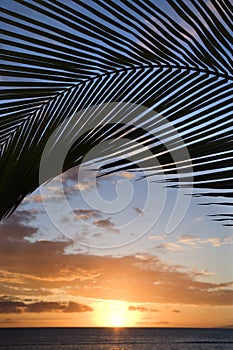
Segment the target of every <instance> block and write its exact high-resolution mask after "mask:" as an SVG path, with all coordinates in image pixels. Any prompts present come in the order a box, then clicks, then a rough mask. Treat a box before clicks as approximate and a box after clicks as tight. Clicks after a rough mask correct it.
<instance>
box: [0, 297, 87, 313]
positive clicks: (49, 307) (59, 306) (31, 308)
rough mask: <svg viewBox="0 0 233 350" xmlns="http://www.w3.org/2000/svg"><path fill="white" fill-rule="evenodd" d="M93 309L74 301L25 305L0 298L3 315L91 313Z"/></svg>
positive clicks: (0, 311) (38, 302)
mask: <svg viewBox="0 0 233 350" xmlns="http://www.w3.org/2000/svg"><path fill="white" fill-rule="evenodd" d="M89 311H93V308H92V307H90V306H89V305H84V304H79V303H76V302H74V301H69V302H68V303H61V302H57V301H37V302H34V303H25V302H24V301H13V300H6V298H4V297H3V298H0V313H1V314H19V313H23V312H24V313H25V312H26V313H44V312H65V313H68V312H89Z"/></svg>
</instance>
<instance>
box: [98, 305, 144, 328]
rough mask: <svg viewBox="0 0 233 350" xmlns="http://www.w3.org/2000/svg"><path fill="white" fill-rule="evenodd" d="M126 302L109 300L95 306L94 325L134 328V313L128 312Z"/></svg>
mask: <svg viewBox="0 0 233 350" xmlns="http://www.w3.org/2000/svg"><path fill="white" fill-rule="evenodd" d="M128 307H129V305H128V303H126V302H123V301H122V302H121V301H116V300H109V301H103V300H102V302H100V303H98V304H97V305H96V306H95V311H96V314H95V315H96V317H95V319H96V324H97V325H98V326H100V327H112V328H122V327H133V326H135V321H137V320H136V318H135V313H134V312H131V311H129V309H128Z"/></svg>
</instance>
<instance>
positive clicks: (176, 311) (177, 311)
mask: <svg viewBox="0 0 233 350" xmlns="http://www.w3.org/2000/svg"><path fill="white" fill-rule="evenodd" d="M172 312H174V313H175V314H178V313H180V310H172Z"/></svg>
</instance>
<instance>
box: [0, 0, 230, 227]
mask: <svg viewBox="0 0 233 350" xmlns="http://www.w3.org/2000/svg"><path fill="white" fill-rule="evenodd" d="M0 5H1V6H2V8H1V21H2V23H3V29H2V38H1V44H2V50H1V59H2V65H1V75H2V76H3V79H2V82H1V86H2V89H1V95H2V108H1V118H0V146H1V152H0V153H1V160H0V168H1V181H0V197H1V208H0V217H1V218H2V217H4V216H7V215H10V214H11V213H12V212H13V211H14V210H15V208H16V207H17V206H18V205H19V204H20V202H21V201H22V200H23V198H24V197H25V196H26V195H27V194H29V193H31V192H32V191H34V190H35V189H36V188H37V187H38V186H39V167H40V161H41V156H42V153H43V151H44V148H45V145H46V143H47V141H48V140H49V139H50V137H51V135H52V134H53V132H54V131H55V130H56V129H57V128H58V127H59V125H62V126H65V125H69V123H70V120H72V118H73V116H74V115H75V113H76V114H77V113H78V112H79V111H82V110H84V109H90V108H91V107H93V106H101V107H98V108H99V110H100V113H103V112H104V108H107V106H108V104H109V103H111V102H113V103H117V102H118V103H126V104H128V105H129V109H127V108H126V109H125V110H124V111H123V112H124V113H122V111H121V110H118V109H116V110H112V111H111V113H110V114H109V115H108V117H106V118H105V119H103V120H102V123H101V125H99V122H98V121H99V117H97V116H96V115H93V114H89V115H88V114H87V113H86V114H85V113H83V115H82V116H81V117H80V119H79V121H78V122H79V125H80V126H81V125H83V124H84V123H87V124H88V128H89V131H88V132H87V133H86V134H85V135H83V134H82V132H80V137H79V134H78V131H77V130H76V132H77V135H75V136H76V139H77V141H76V142H75V143H74V144H72V145H71V148H70V151H69V153H68V154H67V157H66V161H65V164H64V167H63V171H65V170H67V169H69V168H71V167H73V166H75V165H78V164H80V162H81V161H82V159H83V157H84V156H85V154H87V152H88V151H89V150H90V149H91V148H92V147H93V146H95V145H96V144H97V143H99V142H101V141H104V140H107V139H116V138H118V139H119V138H127V143H126V144H125V146H124V147H123V148H121V147H119V148H117V146H114V143H112V146H109V149H108V150H107V151H108V154H109V157H110V160H111V161H110V162H109V163H108V164H107V166H105V167H104V168H103V171H104V172H105V173H109V172H114V171H116V170H122V169H134V168H135V166H136V164H137V163H138V162H139V163H140V164H141V165H140V168H141V169H147V168H148V162H147V161H146V160H145V156H144V153H143V152H140V148H141V147H142V145H145V146H147V147H149V148H150V149H151V151H152V153H153V155H154V157H156V158H157V159H158V160H159V162H160V164H161V165H162V167H163V171H164V172H165V174H169V177H167V183H168V185H170V186H173V187H177V186H181V185H184V186H192V185H194V186H195V187H196V188H200V190H201V192H200V196H201V195H205V192H203V190H204V189H208V195H211V193H212V196H219V195H221V196H227V197H232V192H233V191H232V189H233V176H232V170H233V161H232V159H233V157H232V155H233V147H232V146H233V138H232V114H231V113H232V110H231V104H230V102H231V101H230V97H231V91H232V90H231V89H232V62H231V49H232V46H231V35H230V33H231V30H232V4H231V2H230V1H227V0H224V1H222V2H221V3H220V2H218V1H217V0H209V1H201V2H200V1H196V0H193V1H184V0H166V1H165V0H164V1H161V2H160V1H159V2H158V3H157V2H155V1H143V0H139V1H125V0H120V1H111V2H110V1H105V0H98V1H97V0H93V1H71V0H67V1H65V2H62V1H60V0H57V1H52V0H44V1H41V0H24V1H21V0H9V1H7V2H3V3H2V4H0ZM132 105H137V106H144V107H146V108H148V110H149V111H151V110H152V109H153V110H154V111H156V112H157V113H159V114H160V115H162V116H163V118H164V119H166V120H167V121H168V122H169V123H170V125H171V126H172V128H175V130H176V131H177V133H178V134H179V137H182V140H183V142H184V144H181V143H180V139H179V138H178V136H177V134H176V133H173V132H172V131H171V128H169V127H166V126H163V127H162V129H161V125H162V124H161V117H160V118H158V115H157V114H154V115H153V116H151V114H150V113H149V112H148V113H149V114H148V115H145V116H143V117H140V118H139V119H138V120H137V128H136V129H135V127H134V125H133V126H132V127H129V124H130V123H129V122H130V121H131V122H133V121H134V119H133V118H134V114H132V115H131V116H130V113H131V112H132V110H131V109H130V107H132ZM127 113H128V114H127ZM145 124H146V126H147V128H146V130H149V135H148V134H147V133H145V132H144V133H143V130H144V129H145V128H144V126H145ZM66 132H67V130H66ZM72 132H73V131H72V128H71V129H70V130H69V132H68V133H67V134H66V136H65V139H66V140H67V142H69V141H68V140H69V139H72V137H71V136H72V135H73V134H72ZM61 133H62V131H61ZM63 134H64V132H63ZM73 136H74V135H73ZM135 140H137V141H138V155H137V157H136V158H135V161H134V162H131V163H129V162H128V161H127V152H128V150H129V149H133V147H134V146H133V141H135ZM158 140H159V141H158ZM163 141H164V142H165V143H166V144H169V149H167V148H166V147H165V146H164V143H163ZM182 147H186V148H187V149H188V152H189V154H190V158H191V160H192V165H193V173H194V178H193V179H192V180H190V176H189V172H190V166H189V165H188V164H186V167H185V164H184V163H179V162H175V161H174V160H172V158H171V155H170V153H171V152H175V151H176V150H179V149H181V148H182ZM114 152H115V153H116V152H119V154H120V155H121V160H119V159H115V158H114V156H111V155H112V154H113V153H114ZM182 161H183V162H185V161H186V160H185V159H183V160H182V159H181V162H182ZM151 164H152V163H151V162H150V163H149V168H150V171H153V172H154V174H156V173H159V172H161V168H157V167H156V166H154V167H153V165H151ZM177 168H180V169H181V168H182V169H183V176H182V177H179V179H178V177H177V171H176V170H177ZM54 175H56V174H52V173H51V174H49V175H48V178H49V177H51V176H54ZM171 175H172V176H173V177H172V178H171ZM48 178H47V179H46V178H45V179H44V181H46V180H48ZM220 219H224V217H223V216H222V217H221V218H220ZM224 223H225V221H224ZM227 224H228V223H227Z"/></svg>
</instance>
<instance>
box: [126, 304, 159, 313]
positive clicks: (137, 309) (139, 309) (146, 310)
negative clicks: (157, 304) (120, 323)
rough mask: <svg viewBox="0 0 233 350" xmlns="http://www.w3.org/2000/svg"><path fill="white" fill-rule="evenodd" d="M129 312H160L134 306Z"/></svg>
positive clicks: (130, 307)
mask: <svg viewBox="0 0 233 350" xmlns="http://www.w3.org/2000/svg"><path fill="white" fill-rule="evenodd" d="M128 310H129V311H140V312H159V310H157V309H149V308H147V307H144V306H132V305H130V306H129V307H128Z"/></svg>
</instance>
